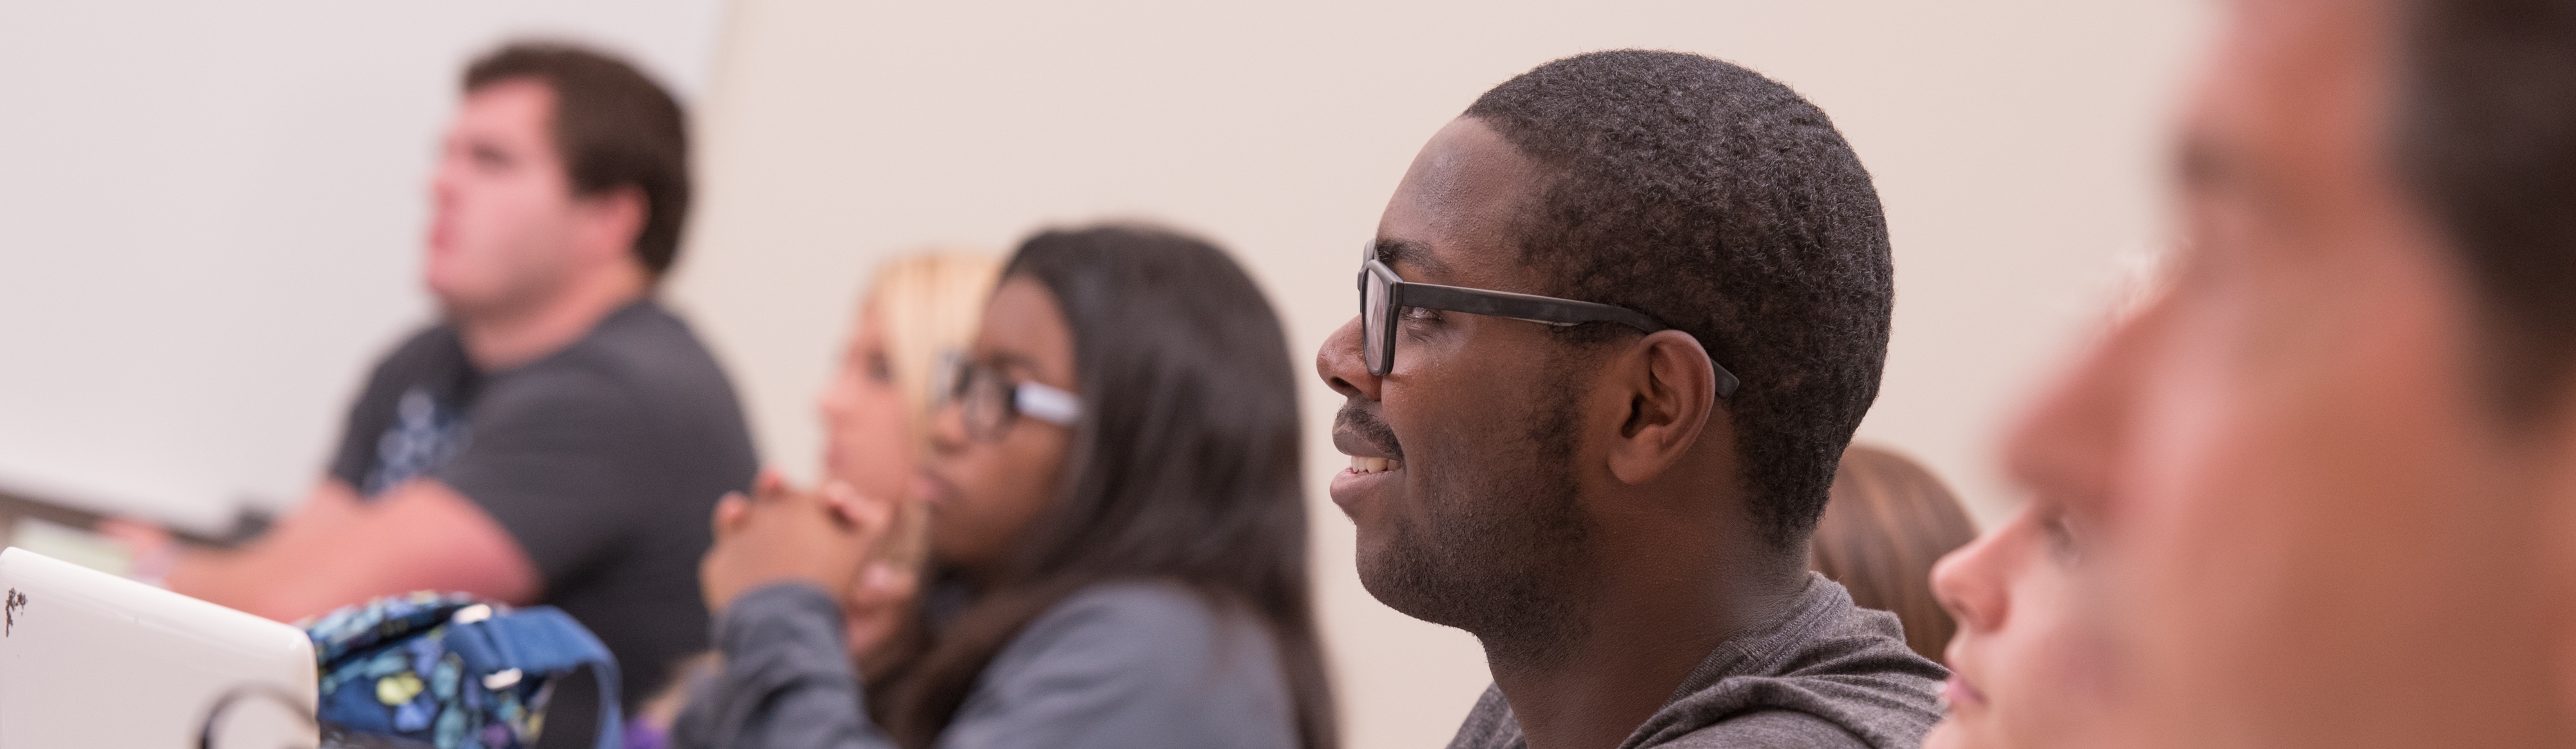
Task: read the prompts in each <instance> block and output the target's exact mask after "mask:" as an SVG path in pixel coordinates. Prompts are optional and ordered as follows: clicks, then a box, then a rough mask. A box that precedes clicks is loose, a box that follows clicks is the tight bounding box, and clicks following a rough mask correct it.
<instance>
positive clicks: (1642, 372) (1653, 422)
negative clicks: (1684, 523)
mask: <svg viewBox="0 0 2576 749" xmlns="http://www.w3.org/2000/svg"><path fill="white" fill-rule="evenodd" d="M1626 355H1627V356H1628V357H1630V359H1629V361H1630V366H1628V367H1622V368H1621V370H1622V371H1623V372H1624V373H1625V374H1624V375H1623V377H1622V381H1621V382H1620V383H1619V384H1620V385H1621V386H1623V387H1625V388H1626V389H1627V391H1628V392H1627V396H1628V414H1627V420H1626V421H1625V422H1624V423H1622V424H1620V425H1619V433H1618V435H1617V436H1616V438H1615V439H1613V440H1612V441H1611V445H1610V456H1609V457H1610V473H1611V475H1613V476H1616V477H1618V479H1619V480H1620V481H1621V482H1623V483H1628V484H1643V483H1646V482H1649V481H1653V480H1655V478H1656V477H1658V476H1662V475H1663V474H1664V472H1665V471H1666V470H1669V469H1671V468H1672V466H1673V464H1674V463H1677V462H1679V461H1680V460H1681V459H1682V457H1683V456H1685V455H1688V454H1689V453H1690V451H1691V448H1692V447H1694V446H1696V445H1698V444H1699V438H1700V433H1701V432H1702V431H1705V430H1706V429H1707V427H1708V420H1709V418H1710V417H1711V416H1712V415H1713V414H1715V413H1716V408H1717V371H1716V365H1715V364H1714V363H1712V362H1711V361H1710V360H1709V358H1708V349H1705V348H1701V347H1700V345H1699V339H1696V338H1692V337H1691V336H1690V334H1688V333H1684V332H1681V331H1678V330H1665V331H1660V332H1656V333H1650V334H1647V335H1646V337H1645V339H1643V340H1641V341H1638V343H1637V344H1636V346H1635V347H1634V348H1631V349H1629V350H1628V353H1627V354H1626Z"/></svg>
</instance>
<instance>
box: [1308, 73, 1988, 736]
mask: <svg viewBox="0 0 2576 749" xmlns="http://www.w3.org/2000/svg"><path fill="white" fill-rule="evenodd" d="M1360 274H1361V275H1360V279H1361V287H1362V289H1361V308H1362V314H1361V316H1360V317H1359V319H1357V320H1354V321H1353V322H1351V323H1348V324H1345V325H1343V326H1342V327H1341V329H1339V330H1337V331H1334V333H1333V335H1332V337H1331V338H1329V339H1326V340H1325V342H1324V345H1323V348H1322V350H1321V351H1319V352H1317V353H1316V356H1315V368H1316V370H1317V372H1318V373H1319V374H1320V375H1321V376H1322V377H1323V379H1324V381H1325V382H1326V383H1327V384H1329V385H1331V386H1332V388H1333V390H1334V391H1335V392H1338V393H1340V394H1342V396H1344V398H1345V399H1346V402H1345V403H1344V405H1343V406H1342V409H1341V413H1340V415H1339V417H1338V418H1337V419H1336V420H1335V423H1334V425H1333V444H1334V446H1335V447H1337V448H1340V449H1341V450H1342V451H1343V452H1345V453H1348V454H1350V455H1351V456H1352V457H1351V469H1350V470H1348V471H1345V472H1343V473H1342V474H1341V475H1339V476H1336V477H1334V479H1333V483H1332V495H1333V501H1334V502H1335V503H1336V504H1339V505H1341V507H1342V510H1343V511H1344V512H1346V513H1348V514H1349V515H1350V516H1351V519H1352V522H1353V524H1354V525H1356V526H1357V527H1358V533H1359V541H1358V547H1359V548H1358V565H1359V576H1360V582H1361V583H1362V584H1363V585H1365V586H1366V587H1367V588H1368V591H1369V593H1370V594H1371V595H1374V596H1376V597H1377V599H1378V600H1379V601H1383V602H1385V603H1386V604H1387V605H1388V606H1390V607H1393V608H1395V609H1396V610H1398V611H1402V612H1404V613H1406V614H1409V615H1412V616H1414V617H1416V618H1419V619H1423V620H1425V621H1430V622H1435V623H1439V624H1445V625H1449V626H1453V627H1457V628H1459V629H1463V630H1466V631H1467V632H1469V633H1471V634H1474V635H1475V636H1476V638H1477V640H1478V641H1479V642H1480V643H1481V644H1482V645H1483V646H1484V649H1485V661H1486V663H1487V664H1488V665H1489V666H1490V667H1491V668H1492V670H1493V675H1494V684H1495V687H1494V688H1493V689H1489V690H1487V691H1486V693H1485V695H1484V697H1483V698H1482V699H1481V700H1479V701H1478V702H1477V704H1476V707H1475V709H1474V711H1473V712H1472V713H1471V714H1469V716H1468V718H1467V720H1466V723H1465V725H1464V726H1463V727H1461V728H1460V729H1459V732H1458V735H1457V737H1456V739H1455V740H1454V741H1453V742H1452V743H1451V744H1450V746H1451V747H1453V749H1507V748H1509V747H1529V748H1530V749H1609V748H1610V747H1614V746H1628V747H1641V746H1796V747H1876V748H1878V749H1896V748H1902V749H1912V747H1913V746H1914V745H1915V744H1916V742H1918V741H1919V740H1920V739H1921V738H1922V735H1923V732H1924V731H1925V730H1927V729H1928V728H1930V727H1931V725H1932V722H1933V720H1934V719H1935V718H1937V717H1938V716H1939V708H1938V707H1937V705H1936V703H1935V698H1934V692H1935V690H1936V689H1937V688H1938V687H1939V684H1940V679H1941V678H1942V677H1943V676H1945V675H1946V672H1944V671H1943V670H1942V669H1941V667H1940V666H1939V665H1937V664H1934V663H1933V662H1931V661H1929V660H1925V659H1924V658H1922V657H1921V656H1918V655H1915V654H1914V653H1913V652H1912V651H1910V650H1908V649H1907V648H1906V644H1905V639H1904V633H1903V630H1902V629H1900V628H1899V626H1898V624H1897V619H1896V617H1895V616H1894V615H1891V614H1888V613H1887V612H1883V611H1868V610H1864V609H1860V608H1857V607H1855V606H1853V605H1852V600H1851V597H1850V596H1849V595H1847V594H1845V593H1844V590H1843V588H1842V586H1840V585H1837V584H1835V583H1834V582H1833V581H1831V580H1828V579H1825V578H1824V577H1823V576H1821V575H1817V574H1815V573H1813V572H1810V571H1808V569H1807V543H1808V539H1809V536H1810V534H1811V533H1813V532H1814V530H1815V527H1816V520H1817V516H1818V515H1819V514H1820V513H1822V512H1823V510H1824V506H1825V501H1826V496H1827V487H1828V486H1829V485H1830V484H1831V483H1832V480H1833V475H1834V464H1835V461H1836V460H1837V459H1838V458H1840V457H1841V456H1842V454H1843V448H1844V447H1845V446H1846V445H1848V444H1849V443H1850V442H1851V436H1852V431H1853V430H1854V429H1855V428H1857V427H1858V426H1859V424H1860V420H1861V416H1862V414H1864V413H1866V412H1867V411H1868V410H1869V405H1870V402H1871V401H1872V400H1873V399H1874V398H1875V397H1876V396H1877V393H1878V382H1879V375H1880V371H1881V369H1882V367H1883V366H1884V364H1885V361H1886V356H1887V336H1888V324H1889V314H1890V311H1891V309H1892V307H1891V305H1892V299H1893V295H1894V289H1893V278H1892V277H1893V273H1892V269H1891V261H1890V257H1889V254H1888V242H1887V224H1886V221H1885V220H1884V218H1883V217H1882V214H1881V212H1880V209H1879V203H1878V193H1877V191H1876V189H1875V188H1874V187H1872V185H1871V182H1870V178H1869V173H1868V172H1867V171H1866V170H1864V169H1862V167H1861V164H1860V159H1859V157H1858V156H1857V155H1855V154H1854V153H1852V150H1851V147H1850V146H1849V145H1848V144H1847V143H1845V142H1844V141H1843V138H1842V135H1841V133H1840V132H1838V131H1836V130H1835V129H1834V126H1833V123H1832V122H1831V121H1830V120H1829V119H1827V118H1826V117H1825V114H1824V112H1822V111H1820V110H1818V109H1817V108H1816V107H1815V105H1813V104H1810V103H1808V102H1807V101H1806V100H1805V99H1802V98H1800V97H1799V96H1798V95H1797V94H1796V93H1795V92H1793V91H1790V90H1789V88H1788V87H1787V86H1783V85H1780V84H1779V83H1778V82H1775V81H1772V80H1770V79H1768V78H1764V77H1762V76H1761V75H1760V74H1757V73H1754V72H1752V71H1750V70H1746V69H1744V68H1741V67H1738V66H1735V65H1731V64H1728V63H1725V62H1720V61H1717V60H1712V59H1708V58H1705V57H1700V56H1697V55H1689V54H1682V53H1674V52H1647V51H1639V50H1620V51H1611V52H1596V53H1591V54H1586V55H1578V56H1575V57H1569V58H1566V59H1563V60H1558V61H1555V62H1551V63H1548V64H1546V65H1542V66H1539V67H1538V68H1537V69H1534V70H1531V71H1529V72H1527V73H1524V74H1522V75H1520V76H1519V77H1516V78H1513V79H1512V80H1510V81H1507V82H1505V83H1503V84H1502V85H1500V86H1497V87H1495V88H1494V89H1493V90H1491V91H1487V92H1486V93H1485V95H1484V96H1482V97H1480V98H1478V99H1477V100H1476V103H1475V104H1474V105H1472V106H1470V107H1468V109H1467V112H1466V113H1465V114H1464V115H1462V116H1460V117H1459V118H1457V119H1455V120H1452V121H1450V123H1449V124H1448V126H1447V127H1444V128H1442V129H1441V130H1440V132H1439V133H1438V134H1436V135H1433V136H1432V138H1431V141H1430V143H1428V144H1426V145H1424V146H1423V148H1422V151H1421V153H1420V154H1419V155H1417V156H1415V157H1414V161H1413V166H1412V168H1411V169H1409V170H1407V171H1406V172H1405V175H1404V179H1403V181H1402V182H1401V183H1399V184H1398V185H1397V187H1396V192H1395V196H1394V197H1393V198H1392V199H1390V200H1389V201H1388V202H1387V208H1386V213H1385V214H1384V216H1383V217H1381V218H1380V220H1379V223H1378V228H1377V236H1376V240H1375V241H1374V242H1372V243H1370V245H1369V248H1368V252H1367V253H1366V254H1364V255H1363V257H1362V265H1361V271H1360ZM1432 284H1440V285H1439V286H1433V285H1432ZM1737 373H1740V374H1741V375H1742V377H1743V379H1742V380H1741V384H1742V387H1741V389H1739V388H1738V387H1737V384H1738V380H1737V376H1736V375H1737Z"/></svg>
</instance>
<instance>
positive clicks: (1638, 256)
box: [1466, 50, 1895, 549]
mask: <svg viewBox="0 0 2576 749" xmlns="http://www.w3.org/2000/svg"><path fill="white" fill-rule="evenodd" d="M1466 116H1468V117H1473V118H1476V119H1478V120H1480V121H1483V122H1484V123H1486V124H1487V125H1489V126H1491V127H1493V128H1494V129H1495V130H1496V131H1498V132H1499V133H1501V134H1502V136H1503V138H1504V139H1505V140H1506V141H1509V142H1510V143H1511V144H1512V145H1513V146H1514V147H1516V148H1518V149H1519V150H1520V151H1521V152H1522V153H1524V154H1526V155H1527V156H1529V157H1530V158H1532V159H1533V160H1534V161H1536V162H1537V163H1538V164H1539V165H1540V168H1541V171H1542V172H1543V173H1544V174H1545V175H1546V176H1545V177H1543V179H1544V180H1545V181H1544V182H1543V183H1542V184H1541V185H1539V186H1538V187H1537V188H1536V189H1537V190H1538V195H1537V198H1536V199H1537V205H1535V206H1533V207H1532V208H1531V210H1530V211H1528V212H1527V213H1525V214H1524V215H1525V216H1526V218H1524V219H1523V220H1522V222H1521V224H1522V225H1521V226H1519V227H1517V231H1516V234H1517V237H1516V238H1517V240H1518V242H1519V244H1520V247H1519V252H1520V256H1521V258H1522V260H1523V262H1524V264H1526V265H1528V266H1530V267H1532V268H1534V269H1537V270H1538V271H1539V272H1541V273H1543V274H1545V275H1546V276H1547V277H1548V279H1549V282H1550V283H1553V284H1554V285H1555V289H1554V291H1553V292H1552V293H1554V294H1556V295H1558V296H1563V297H1568V298H1572V299H1581V300H1585V301H1594V302H1602V303H1606V304H1615V305H1619V306H1623V307H1627V308H1630V309H1634V310H1637V311H1639V312H1643V313H1646V314H1648V315H1651V316H1653V317H1654V318H1655V319H1657V320H1661V321H1663V323H1664V324H1665V325H1669V326H1672V327H1674V328H1677V329H1680V330H1682V331H1684V332H1687V333H1689V334H1691V335H1692V336H1693V337H1696V338H1698V339H1699V342H1700V345H1702V346H1706V347H1707V348H1708V351H1709V354H1710V355H1711V356H1712V357H1714V358H1715V359H1716V360H1717V361H1718V362H1719V363H1720V364H1723V365H1725V366H1726V367H1727V368H1728V369H1729V370H1732V371H1733V372H1734V373H1735V374H1736V376H1738V377H1741V378H1743V386H1742V388H1741V389H1739V390H1737V391H1736V392H1735V395H1734V396H1733V397H1731V398H1729V399H1728V400H1727V401H1726V402H1725V406H1726V408H1727V410H1728V411H1729V412H1730V413H1731V414H1732V418H1733V423H1734V427H1735V440H1736V454H1737V456H1738V458H1739V460H1740V461H1741V465H1742V477H1741V480H1742V481H1743V484H1744V488H1745V489H1746V491H1747V493H1748V495H1749V496H1750V497H1751V499H1750V500H1749V502H1750V505H1751V506H1750V507H1749V508H1748V509H1749V512H1750V514H1751V515H1752V517H1753V520H1754V522H1755V523H1757V524H1758V526H1759V528H1760V530H1761V531H1762V533H1763V534H1764V536H1765V538H1766V540H1768V541H1770V542H1771V543H1772V544H1773V545H1774V546H1776V547H1778V548H1781V549H1791V548H1795V547H1796V546H1797V545H1798V544H1799V543H1800V542H1803V541H1804V540H1805V539H1806V538H1807V536H1808V535H1809V534H1811V533H1813V532H1814V530H1815V525H1816V519H1817V517H1818V516H1819V515H1820V514H1822V513H1823V512H1824V507H1825V496H1826V490H1827V488H1828V487H1830V486H1832V485H1833V477H1834V465H1835V463H1836V462H1837V461H1838V460H1840V459H1841V457H1842V453H1843V448H1844V447H1845V446H1846V445H1848V444H1850V442H1851V437H1852V432H1853V430H1855V429H1857V428H1858V427H1859V426H1860V420H1861V416H1862V415H1863V414H1866V413H1868V411H1869V406H1870V403H1871V401H1873V400H1876V399H1877V397H1878V380H1879V374H1880V370H1881V369H1883V368H1884V366H1885V364H1886V360H1887V336H1888V326H1889V314H1890V311H1891V306H1892V304H1893V299H1894V296H1895V287H1894V281H1893V276H1894V269H1893V267H1892V263H1891V261H1890V259H1889V256H1888V244H1887V220H1886V217H1885V215H1884V214H1883V213H1882V212H1881V210H1880V208H1879V203H1878V192H1877V190H1876V189H1875V188H1873V187H1871V185H1870V179H1869V172H1868V171H1867V170H1864V169H1862V168H1861V164H1860V158H1859V157H1858V156H1856V155H1854V154H1853V153H1852V149H1851V146H1850V144H1848V143H1845V142H1844V141H1843V137H1842V133H1840V132H1839V131H1836V130H1835V129H1834V125H1833V122H1832V121H1831V120H1829V119H1827V118H1826V117H1825V113H1824V112H1823V111H1822V110H1819V109H1817V108H1816V106H1815V105H1814V104H1810V103H1808V102H1807V100H1806V99H1803V98H1800V97H1799V96H1798V94H1797V93H1796V92H1794V91H1791V90H1789V87H1787V86H1784V85H1781V84H1780V83H1779V82H1777V81H1773V80H1771V79H1769V78H1764V77H1762V75H1761V74H1759V73H1755V72H1753V71H1750V70H1746V69H1744V68H1742V67H1738V66H1736V65H1732V64H1729V63H1726V62H1722V61H1718V60H1713V59H1709V58H1706V57H1701V56H1698V55H1692V54H1684V53H1678V52H1654V51H1644V50H1616V51H1608V52H1594V53H1590V54H1584V55H1577V56H1574V57H1568V58H1565V59H1562V60H1557V61H1555V62H1551V63H1548V64H1545V65H1541V66H1539V67H1538V68H1536V69H1533V70H1531V71H1529V72H1527V73H1523V74H1521V75H1520V76H1519V77H1517V78H1513V79H1511V80H1510V81H1506V82H1504V83H1503V84H1502V85H1500V86H1496V87H1494V89H1493V90H1492V91H1487V92H1485V95H1484V96H1483V97H1481V98H1478V99H1477V100H1476V103H1475V104H1474V105H1472V106H1469V107H1468V108H1467V112H1466ZM1595 327H1596V328H1605V327H1606V326H1595Z"/></svg>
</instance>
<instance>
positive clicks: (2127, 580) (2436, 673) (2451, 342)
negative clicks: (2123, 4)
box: [1953, 0, 2576, 747]
mask: <svg viewBox="0 0 2576 749" xmlns="http://www.w3.org/2000/svg"><path fill="white" fill-rule="evenodd" d="M2228 12H2229V15H2230V16H2231V24H2230V28H2229V30H2228V31H2227V33H2226V35H2225V36H2224V37H2223V39H2222V41H2221V44H2220V45H2219V47H2218V54H2217V57H2216V59H2215V64H2214V66H2213V67H2212V69H2211V70H2210V71H2209V74H2208V76H2207V78H2206V80H2205V81H2204V82H2203V84H2202V85H2201V87H2200V90H2199V93H2198V95H2197V97H2196V99H2195V101H2194V103H2193V105H2192V107H2191V109H2190V112H2189V116H2188V118H2187V121H2186V123H2185V126H2184V131H2183V137H2182V139H2181V152H2180V155H2181V158H2180V171H2179V176H2180V181H2181V192H2180V200H2179V202H2178V206H2179V208H2180V209H2181V211H2182V221H2181V224H2180V226H2181V228H2182V229H2183V231H2184V237H2183V238H2184V239H2185V240H2186V241H2185V243H2184V249H2183V251H2182V253H2181V254H2180V256H2179V258H2178V259H2177V261H2176V262H2175V264H2174V266H2173V267H2172V268H2171V271H2170V275H2169V278H2168V283H2167V285H2166V286H2165V287H2164V288H2163V289H2162V291H2161V292H2160V295H2159V296H2157V297H2155V298H2153V299H2152V300H2151V301H2149V302H2147V303H2146V306H2145V307H2144V308H2143V309H2141V310H2140V311H2139V312H2137V313H2136V314H2135V316H2134V317H2131V318H2128V319H2127V320H2125V321H2124V322H2122V323H2121V324H2119V325H2118V327H2116V328H2114V329H2113V330H2112V331H2111V332H2110V333H2109V335H2108V336H2107V337H2106V338H2105V339H2104V340H2102V341H2101V342H2100V343H2099V344H2098V345H2097V346H2096V347H2095V348H2094V350H2093V351H2092V352H2091V353H2090V354H2089V356H2088V358H2086V359H2084V360H2083V361H2082V362H2081V363H2080V365H2079V366H2078V367H2077V368H2076V369H2075V370H2074V371H2073V373H2072V374H2071V376H2070V377H2069V378H2068V379H2067V381H2066V382H2064V383H2063V384H2062V385H2060V386H2059V387H2058V388H2057V389H2056V390H2055V391H2054V393H2053V394H2052V395H2050V396H2049V397H2047V398H2046V399H2045V400H2044V401H2043V402H2042V404H2041V407H2040V408H2039V410H2038V411H2037V412H2036V413H2035V414H2034V416H2033V417H2032V418H2031V419H2030V420H2029V421H2028V422H2027V423H2026V424H2024V426H2023V428H2022V430H2021V432H2020V433H2019V436H2018V437H2017V439H2016V440H2015V442H2014V443H2013V445H2012V446H2011V461H2012V463H2013V467H2014V470H2015V472H2016V473H2017V474H2018V476H2019V477H2020V479H2021V480H2022V481H2023V482H2024V483H2026V484H2028V485H2029V486H2030V487H2032V488H2033V489H2034V490H2035V494H2036V496H2035V498H2034V500H2033V502H2034V504H2036V505H2043V506H2051V505H2053V506H2062V507H2063V508H2065V510H2066V511H2065V513H2064V514H2065V517H2066V518H2067V520H2066V523H2067V525H2068V526H2069V533H2070V534H2071V537H2072V538H2075V539H2078V540H2080V541H2082V546H2083V548H2086V549H2088V553H2091V552H2092V551H2093V550H2098V556H2097V557H2094V558H2091V559H2087V560H2085V562H2084V565H2083V566H2082V567H2080V569H2081V573H2080V574H2083V575H2086V576H2089V577H2092V578H2093V579H2092V580H2091V581H2090V582H2089V583H2088V584H2085V585H2080V586H2076V589H2077V590H2080V591H2084V592H2085V593H2086V595H2085V596H2082V597H2080V601H2079V605H2080V607H2081V608H2083V609H2085V610H2086V611H2088V612H2089V615H2090V616H2091V621H2092V622H2093V626H2097V627H2099V628H2100V629H2102V630H2103V631H2104V632H2105V633H2106V634H2107V635H2108V636H2109V639H2108V641H2107V644H2106V645H2105V646H2104V647H2105V648H2106V649H2107V650H2108V651H2109V652H2108V653H2107V654H2108V655H2109V656H2110V657H2109V658H2108V659H2107V661H2105V662H2106V663H2107V664H2108V666H2107V668H2108V669H2109V671H2110V673H2109V674H2107V676H2108V677H2110V679H2109V681H2110V682H2111V683H2113V684H2115V685H2117V687H2118V693H2119V695H2120V696H2119V697H2117V699H2116V700H2115V701H2114V702H2113V703H2112V704H2115V705H2116V706H2117V710H2116V713H2117V714H2119V715H2121V716H2122V718H2123V720H2122V721H2118V722H2117V724H2116V725H2102V726H2099V727H2100V728H2103V729H2106V730H2104V731H2103V733H2102V735H2100V736H2097V737H2095V738H2096V739H2097V740H2096V741H2093V742H2089V743H2097V744H2134V745H2143V746H2172V747H2251V746H2265V747H2297V746H2316V747H2399V746H2410V747H2422V746H2478V747H2521V746H2566V745H2568V744H2569V742H2570V741H2571V740H2576V397H2571V396H2576V2H2569V1H2568V0H2450V1H2444V2H2435V1H2433V0H2411V1H2410V0H2373V1H2371V2H2354V1H2352V0H2239V1H2238V2H2235V3H2233V4H2232V7H2231V8H2230V10H2229V11H2228ZM2051 512H2052V513H2053V512H2055V511H2054V510H2052V511H2051ZM1967 603H1968V604H1969V607H1970V608H1971V609H1973V608H1975V604H1974V602H1967ZM1984 613H1985V614H1999V613H2000V612H1984ZM1989 618H1991V617H1988V616H1983V615H1981V616H1979V617H1977V619H1978V621H1969V623H1968V624H1967V626H1968V628H1969V629H1971V630H1980V631H1981V628H1982V627H1984V626H1985V624H1984V623H1983V620H1985V619H1989ZM1968 619H1969V617H1964V616H1963V621H1965V620H1968ZM1953 665H1954V666H1957V667H1959V668H1960V669H1961V675H1962V676H1963V677H1966V678H1969V679H1971V680H1973V679H1975V678H1977V677H1978V676H1979V673H1978V670H1979V669H1978V666H1979V664H1977V663H1974V662H1955V661H1954V663H1953ZM1967 693H1969V694H1973V693H1974V690H1970V691H1969V692H1967ZM1997 714H2002V713H2000V712H1998V713H1997ZM2079 743H2085V742H2079Z"/></svg>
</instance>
